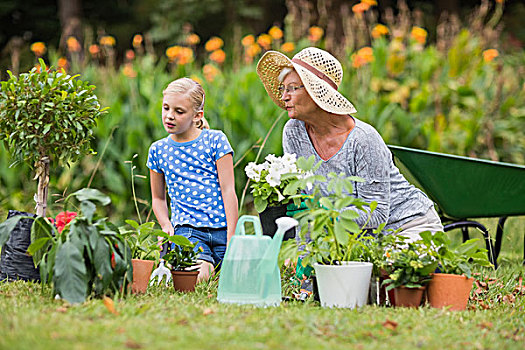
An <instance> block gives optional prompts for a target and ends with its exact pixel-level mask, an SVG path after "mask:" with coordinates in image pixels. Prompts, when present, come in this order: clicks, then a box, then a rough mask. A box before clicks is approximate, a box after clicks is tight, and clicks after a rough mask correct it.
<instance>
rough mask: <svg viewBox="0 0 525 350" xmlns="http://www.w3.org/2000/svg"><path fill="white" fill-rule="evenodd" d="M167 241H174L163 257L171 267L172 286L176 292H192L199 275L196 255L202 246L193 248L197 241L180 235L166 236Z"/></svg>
mask: <svg viewBox="0 0 525 350" xmlns="http://www.w3.org/2000/svg"><path fill="white" fill-rule="evenodd" d="M168 241H169V242H171V243H175V244H173V245H172V248H171V250H170V251H169V252H168V253H167V254H166V255H164V257H163V259H164V260H165V261H166V262H167V263H168V265H169V267H170V269H171V277H172V279H173V288H174V289H175V290H176V291H178V292H193V291H195V284H196V283H197V276H198V275H199V271H198V269H199V266H198V265H197V256H198V254H199V253H200V252H202V248H201V247H199V249H195V247H196V245H197V243H196V242H195V243H192V242H190V240H189V239H188V238H186V237H184V236H181V235H173V236H169V237H168Z"/></svg>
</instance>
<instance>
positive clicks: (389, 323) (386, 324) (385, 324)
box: [382, 319, 398, 331]
mask: <svg viewBox="0 0 525 350" xmlns="http://www.w3.org/2000/svg"><path fill="white" fill-rule="evenodd" d="M397 324H398V323H397V322H395V321H392V320H389V319H387V320H386V321H385V322H383V323H382V325H383V327H385V328H387V329H390V330H392V331H394V330H395V329H396V328H397Z"/></svg>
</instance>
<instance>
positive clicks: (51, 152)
mask: <svg viewBox="0 0 525 350" xmlns="http://www.w3.org/2000/svg"><path fill="white" fill-rule="evenodd" d="M39 62H40V68H33V69H32V70H31V71H30V72H28V73H22V74H20V75H19V76H18V77H16V76H14V75H13V74H12V73H11V72H10V71H8V74H9V79H8V80H7V81H2V83H1V89H0V140H2V141H4V144H5V146H6V148H7V149H8V150H9V152H10V153H11V156H12V157H13V159H14V163H15V164H16V163H19V162H22V161H24V162H27V163H28V164H29V165H30V166H32V167H33V168H34V171H35V179H38V187H37V195H36V215H37V216H45V214H46V207H47V196H48V186H49V168H50V166H51V164H54V165H55V164H58V165H66V164H68V163H70V162H75V161H77V160H78V159H79V158H80V157H82V156H83V155H85V154H88V153H92V152H93V151H92V149H91V145H90V143H91V140H92V139H93V131H92V128H93V127H94V126H95V125H96V120H97V118H98V117H99V116H100V115H101V114H103V113H105V109H102V108H101V106H100V103H99V102H98V99H97V96H96V95H95V93H94V89H95V86H93V85H90V84H89V83H88V82H84V81H82V80H80V79H78V75H75V76H70V75H67V74H65V72H63V71H55V70H53V69H52V67H49V68H47V67H46V65H45V63H44V61H43V60H42V59H40V60H39Z"/></svg>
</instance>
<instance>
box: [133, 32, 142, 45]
mask: <svg viewBox="0 0 525 350" xmlns="http://www.w3.org/2000/svg"><path fill="white" fill-rule="evenodd" d="M143 40H144V38H142V35H140V34H135V35H134V36H133V47H134V48H138V47H140V45H141V44H142V41H143Z"/></svg>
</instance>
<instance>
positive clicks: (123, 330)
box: [117, 327, 126, 334]
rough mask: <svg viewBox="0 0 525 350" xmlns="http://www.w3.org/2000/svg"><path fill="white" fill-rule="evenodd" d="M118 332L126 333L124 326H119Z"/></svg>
mask: <svg viewBox="0 0 525 350" xmlns="http://www.w3.org/2000/svg"><path fill="white" fill-rule="evenodd" d="M117 333H119V334H122V333H126V330H125V329H124V328H122V327H119V328H117Z"/></svg>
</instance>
